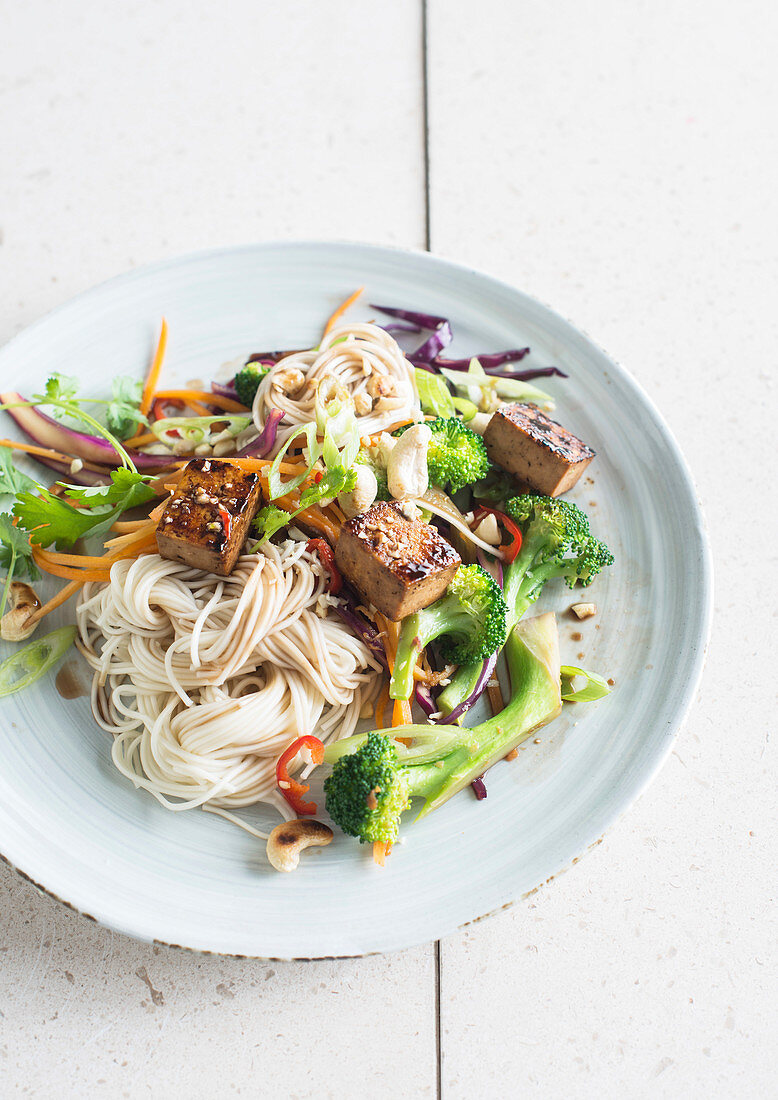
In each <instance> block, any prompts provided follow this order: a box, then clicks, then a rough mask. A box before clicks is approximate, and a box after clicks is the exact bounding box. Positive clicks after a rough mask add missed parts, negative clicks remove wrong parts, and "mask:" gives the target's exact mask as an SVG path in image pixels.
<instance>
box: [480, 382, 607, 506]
mask: <svg viewBox="0 0 778 1100" xmlns="http://www.w3.org/2000/svg"><path fill="white" fill-rule="evenodd" d="M484 443H485V444H486V450H487V452H488V454H489V458H491V460H492V462H496V463H497V465H498V466H502V468H503V469H504V470H507V471H508V473H509V474H513V476H514V477H516V478H517V479H518V480H519V481H523V482H524V483H525V484H526V485H528V486H529V488H530V489H534V490H535V492H538V493H543V494H545V496H549V497H558V496H561V494H562V493H566V492H567V491H568V489H572V487H573V486H574V485H575V483H576V482H577V481H578V478H579V477H580V476H581V474H582V473H583V472H584V470H585V469H586V467H587V466H588V465H589V463H590V462H591V461H592V459H593V458H594V455H595V452H594V451H593V450H592V449H591V447H587V445H586V444H585V443H583V442H582V441H581V440H580V439H578V437H577V436H574V435H573V434H572V432H568V430H567V429H566V428H563V427H562V425H561V424H557V422H556V421H555V420H551V419H549V417H547V416H546V415H545V413H542V412H541V411H540V409H538V408H537V407H536V406H535V405H520V404H516V405H506V406H505V407H504V408H502V409H498V410H497V412H496V413H495V414H494V416H493V417H492V419H491V420H490V421H489V426H488V427H487V429H486V431H485V432H484Z"/></svg>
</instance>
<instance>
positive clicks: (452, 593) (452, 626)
mask: <svg viewBox="0 0 778 1100" xmlns="http://www.w3.org/2000/svg"><path fill="white" fill-rule="evenodd" d="M505 616H506V607H505V600H504V599H503V597H502V593H501V592H500V586H499V585H498V584H497V582H496V581H495V580H494V579H493V577H491V576H490V575H489V574H488V573H487V572H486V570H485V569H482V568H481V566H480V565H461V566H460V567H459V569H458V570H457V571H456V573H455V574H454V579H453V580H452V582H451V584H450V585H449V586H448V588H447V589H446V591H445V593H444V595H442V596H441V597H440V599H439V600H436V601H435V603H433V604H430V606H429V607H425V608H423V609H422V610H421V611H417V612H416V613H415V614H413V615H408V616H407V618H405V619H403V621H402V626H401V627H400V637H399V641H398V643H397V655H396V657H395V661H394V670H393V672H392V679H391V682H390V684H389V695H390V697H391V698H392V699H409V698H410V695H411V691H412V690H413V670H414V668H415V667H416V660H417V658H418V656H419V654H420V653H421V651H422V650H423V649H424V647H425V646H427V645H429V643H430V642H432V641H434V640H435V639H436V638H441V639H442V641H441V643H440V648H441V650H442V653H443V656H444V657H445V658H446V660H449V661H454V662H455V663H456V664H462V663H464V662H469V661H480V660H482V659H483V658H484V657H487V656H488V655H489V654H490V653H494V651H495V650H496V649H500V648H501V646H502V645H503V643H504V641H505V635H506V628H505Z"/></svg>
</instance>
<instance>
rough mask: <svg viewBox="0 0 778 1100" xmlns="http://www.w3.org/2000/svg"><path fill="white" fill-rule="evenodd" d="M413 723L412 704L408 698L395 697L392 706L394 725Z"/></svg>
mask: <svg viewBox="0 0 778 1100" xmlns="http://www.w3.org/2000/svg"><path fill="white" fill-rule="evenodd" d="M412 723H413V714H412V713H411V704H410V703H409V702H408V700H407V699H395V701H394V706H393V707H392V727H393V728H394V727H395V726H410V725H411V724H412Z"/></svg>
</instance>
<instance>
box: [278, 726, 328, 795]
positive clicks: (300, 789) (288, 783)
mask: <svg viewBox="0 0 778 1100" xmlns="http://www.w3.org/2000/svg"><path fill="white" fill-rule="evenodd" d="M303 748H307V749H309V751H310V754H311V760H312V761H313V763H314V764H321V762H322V760H323V759H324V745H323V744H322V743H321V741H320V740H319V738H318V737H311V736H310V734H308V735H306V736H305V737H298V738H297V740H296V741H293V742H292V743H291V745H290V746H289V748H288V749H287V750H286V752H283V753H282V754H281V756H280V757H279V759H278V763H277V764H276V781H277V783H278V789H279V790H280V792H281V794H282V795H283V796H284V798H285V799H286V801H287V802H288V803H289V805H290V806H291V807H292V809H293V810H294V812H295V813H296V814H298V815H303V814H315V813H316V809H317V806H316V803H315V802H305V801H303V795H304V794H307V792H308V791H309V789H310V788H309V786H308V784H307V783H300V782H298V780H296V779H293V778H292V777H291V775H290V774H289V771H288V768H289V765H290V763H291V762H292V760H294V758H295V756H297V754H298V752H299V751H300V749H303Z"/></svg>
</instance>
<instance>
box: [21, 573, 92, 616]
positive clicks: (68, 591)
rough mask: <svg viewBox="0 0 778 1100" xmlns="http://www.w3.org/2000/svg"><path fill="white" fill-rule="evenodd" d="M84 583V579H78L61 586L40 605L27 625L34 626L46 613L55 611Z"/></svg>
mask: <svg viewBox="0 0 778 1100" xmlns="http://www.w3.org/2000/svg"><path fill="white" fill-rule="evenodd" d="M83 584H84V581H82V580H77V581H71V582H70V584H66V585H65V587H64V588H60V590H59V592H57V593H56V594H55V595H54V596H52V597H51V599H50V600H47V601H46V603H45V604H43V606H42V607H39V608H38V610H37V611H33V613H32V615H30V617H29V619H28V620H27V625H28V626H32V624H33V623H37V622H39V621H40V620H41V619H42V618H43V616H44V615H48V613H49V612H50V611H54V609H55V608H57V607H60V606H61V605H62V604H63V603H65V601H66V600H69V599H70V597H71V596H73V595H75V593H76V592H78V590H79V588H81V586H82V585H83Z"/></svg>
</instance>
